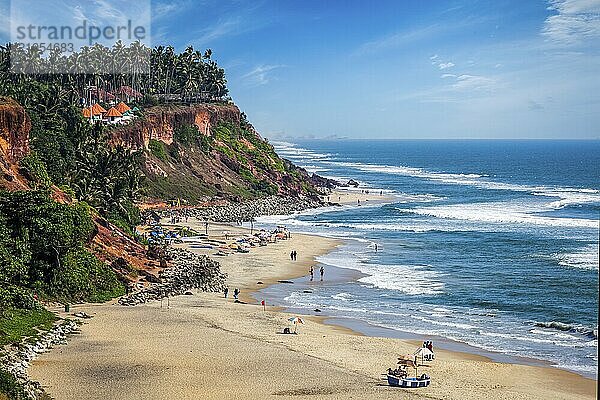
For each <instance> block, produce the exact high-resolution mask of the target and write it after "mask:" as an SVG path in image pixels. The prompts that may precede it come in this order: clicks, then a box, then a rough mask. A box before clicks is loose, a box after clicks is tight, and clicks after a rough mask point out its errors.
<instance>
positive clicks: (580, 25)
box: [542, 0, 600, 46]
mask: <svg viewBox="0 0 600 400" xmlns="http://www.w3.org/2000/svg"><path fill="white" fill-rule="evenodd" d="M548 9H549V10H551V11H554V12H556V13H557V14H555V15H551V16H549V17H548V18H546V21H545V22H544V27H543V29H542V35H544V36H546V38H548V40H550V41H551V42H553V43H555V44H557V45H562V46H572V45H578V44H582V43H585V42H587V41H591V40H598V39H599V38H600V0H549V7H548Z"/></svg>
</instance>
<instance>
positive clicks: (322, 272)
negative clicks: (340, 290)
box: [319, 265, 325, 282]
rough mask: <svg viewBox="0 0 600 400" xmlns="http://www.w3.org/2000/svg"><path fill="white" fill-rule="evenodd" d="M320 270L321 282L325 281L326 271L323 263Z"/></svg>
mask: <svg viewBox="0 0 600 400" xmlns="http://www.w3.org/2000/svg"><path fill="white" fill-rule="evenodd" d="M319 272H320V273H321V282H323V274H324V273H325V268H323V266H322V265H321V268H320V269H319Z"/></svg>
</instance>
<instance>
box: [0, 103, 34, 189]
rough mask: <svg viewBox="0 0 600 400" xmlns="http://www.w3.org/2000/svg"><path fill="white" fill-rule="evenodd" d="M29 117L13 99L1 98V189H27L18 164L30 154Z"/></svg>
mask: <svg viewBox="0 0 600 400" xmlns="http://www.w3.org/2000/svg"><path fill="white" fill-rule="evenodd" d="M30 130H31V120H30V119H29V116H28V115H27V113H26V112H25V110H24V109H23V107H21V105H19V103H17V102H16V101H14V100H13V99H11V98H8V97H0V187H1V188H3V189H7V190H23V189H27V188H28V186H27V182H26V180H25V179H24V178H23V177H22V176H21V175H20V174H19V170H18V166H17V163H18V162H19V161H20V160H21V159H22V158H23V157H25V156H26V155H27V154H29V131H30Z"/></svg>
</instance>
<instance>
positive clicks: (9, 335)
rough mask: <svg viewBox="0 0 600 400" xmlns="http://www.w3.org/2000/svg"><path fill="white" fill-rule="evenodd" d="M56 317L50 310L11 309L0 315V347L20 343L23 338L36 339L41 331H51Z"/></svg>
mask: <svg viewBox="0 0 600 400" xmlns="http://www.w3.org/2000/svg"><path fill="white" fill-rule="evenodd" d="M54 321H56V316H55V315H54V314H53V313H51V312H50V311H48V310H45V309H43V308H37V309H33V310H22V309H9V310H3V311H2V314H1V315H0V346H4V345H6V344H10V343H16V342H19V341H20V340H21V339H22V338H23V337H29V338H33V337H36V336H37V335H38V333H39V331H40V330H49V329H50V328H52V325H53V324H54Z"/></svg>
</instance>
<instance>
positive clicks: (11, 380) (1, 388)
mask: <svg viewBox="0 0 600 400" xmlns="http://www.w3.org/2000/svg"><path fill="white" fill-rule="evenodd" d="M2 395H4V396H6V398H7V399H8V400H25V399H28V398H29V396H28V395H27V393H26V392H25V390H24V388H23V387H22V386H21V385H20V384H19V383H18V382H17V380H16V379H15V377H14V376H13V375H12V374H9V373H8V372H6V371H4V370H1V369H0V399H3V397H2Z"/></svg>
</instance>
